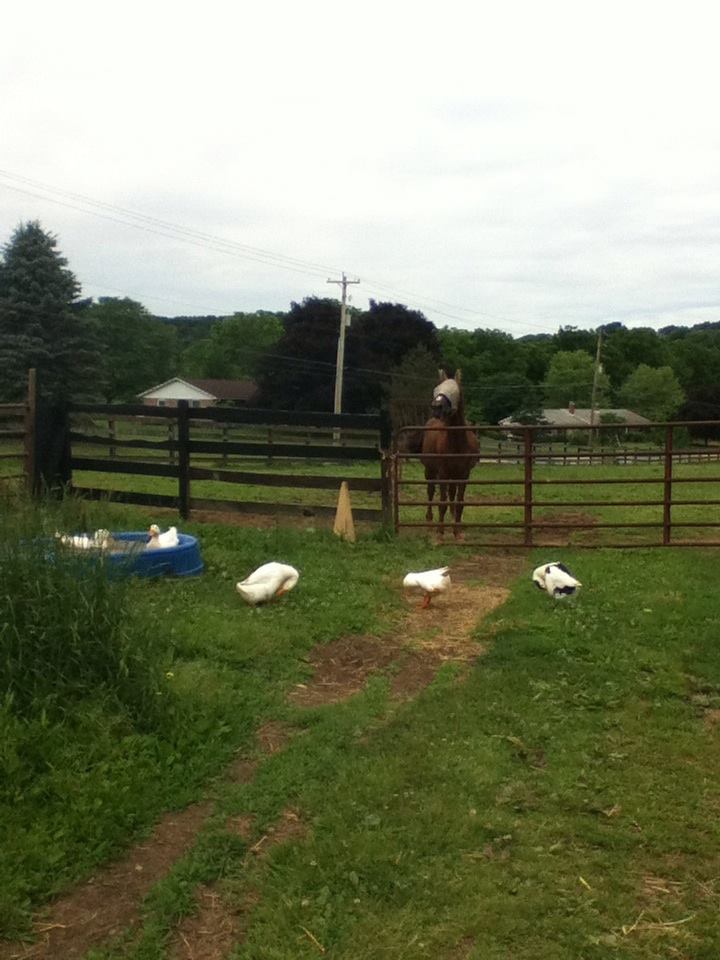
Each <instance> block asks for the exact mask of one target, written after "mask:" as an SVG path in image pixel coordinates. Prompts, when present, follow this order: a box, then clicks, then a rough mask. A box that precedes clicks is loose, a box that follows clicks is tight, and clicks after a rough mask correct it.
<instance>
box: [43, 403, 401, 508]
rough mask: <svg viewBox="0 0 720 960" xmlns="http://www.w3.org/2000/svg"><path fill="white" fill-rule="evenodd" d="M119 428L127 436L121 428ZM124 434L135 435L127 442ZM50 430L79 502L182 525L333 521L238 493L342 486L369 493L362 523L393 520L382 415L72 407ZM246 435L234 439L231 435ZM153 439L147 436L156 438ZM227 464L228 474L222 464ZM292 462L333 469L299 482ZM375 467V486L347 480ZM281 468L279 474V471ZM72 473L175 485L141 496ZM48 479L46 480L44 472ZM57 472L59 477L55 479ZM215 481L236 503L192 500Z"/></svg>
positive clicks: (366, 479)
mask: <svg viewBox="0 0 720 960" xmlns="http://www.w3.org/2000/svg"><path fill="white" fill-rule="evenodd" d="M118 423H123V424H124V425H125V427H126V431H125V432H123V431H122V430H119V429H118ZM128 425H129V427H130V428H135V432H136V433H139V434H140V435H139V436H138V435H135V436H129V435H127V433H128V430H127V428H128ZM55 429H56V431H59V432H60V433H64V434H65V437H66V447H67V450H68V454H67V456H66V458H65V459H66V467H65V474H66V475H65V476H63V477H62V482H63V483H64V484H65V485H67V486H68V487H69V488H70V489H72V490H73V491H76V492H77V493H78V494H80V495H82V496H84V497H88V498H91V499H92V498H94V499H101V498H106V497H107V498H109V499H112V500H118V501H121V502H125V503H137V504H144V505H147V506H161V507H170V508H173V509H177V510H178V512H179V514H180V516H181V517H182V518H183V519H188V518H189V517H190V516H191V514H192V512H193V511H197V510H203V511H213V512H233V513H270V514H277V513H290V514H293V513H294V514H300V513H304V514H312V515H332V514H334V511H335V508H334V507H331V506H328V505H321V504H313V503H302V504H299V503H283V502H281V501H280V500H279V499H278V500H276V501H275V500H274V501H273V502H258V501H253V500H244V499H242V489H241V488H242V486H243V485H244V486H246V487H247V486H255V487H257V486H260V487H265V488H267V487H271V488H276V489H278V490H280V489H282V488H285V489H288V488H291V489H293V490H333V491H335V492H336V493H337V492H338V491H339V488H340V484H341V482H342V481H343V480H346V481H347V482H348V484H349V487H350V489H351V491H362V492H363V493H370V494H375V495H376V497H377V501H378V506H377V507H374V508H369V507H364V508H354V510H353V513H354V515H355V517H356V518H357V519H358V520H370V521H377V522H384V523H387V524H389V523H390V522H391V518H392V512H391V510H392V507H391V504H392V497H391V488H390V482H391V481H390V470H389V466H388V458H387V455H386V451H387V450H388V449H389V446H390V439H391V438H390V427H389V423H388V421H387V419H386V418H385V417H382V416H365V415H350V414H338V415H335V414H324V413H306V412H301V411H271V410H255V409H244V408H233V407H205V408H190V407H189V405H188V402H187V401H182V400H181V401H180V402H179V403H178V406H177V407H147V406H143V405H139V404H73V405H71V406H70V407H69V408H68V410H67V411H66V423H65V425H64V427H62V428H60V427H58V426H57V425H56V427H55ZM238 429H240V432H241V433H242V434H243V435H242V436H240V437H239V438H236V439H233V438H232V437H233V431H235V432H237V431H238ZM153 430H154V432H155V433H156V434H158V435H155V436H151V435H150V434H152V432H153ZM258 460H260V461H261V462H265V463H272V464H273V466H275V467H276V470H275V472H272V473H270V472H265V471H262V470H258V469H254V470H248V469H243V468H242V467H243V461H245V462H246V463H247V462H249V461H251V462H252V463H253V464H256V463H257V461H258ZM229 461H232V465H231V466H230V465H228V466H226V464H228V463H229ZM297 461H302V462H303V463H305V464H307V463H308V462H317V461H324V462H327V463H332V464H336V465H337V472H336V473H334V474H333V475H331V476H328V475H320V474H317V475H310V476H308V475H304V474H303V473H301V472H299V471H297V470H294V469H293V465H294V464H295V463H297ZM351 461H352V462H353V463H354V462H357V461H361V462H363V461H364V462H368V461H369V462H372V463H375V464H377V476H376V477H355V476H352V475H351V472H347V473H346V472H343V470H342V464H343V463H350V462H351ZM280 469H282V472H278V471H279V470H280ZM77 471H90V472H93V473H109V474H115V475H122V474H124V475H135V476H140V477H161V478H165V479H171V480H173V481H175V482H176V484H177V486H176V492H174V493H172V494H169V493H147V492H144V493H143V492H135V491H128V490H114V489H113V490H109V489H106V488H104V487H103V488H98V487H89V486H84V485H82V484H81V483H78V482H76V480H75V474H76V472H77ZM50 472H51V473H52V471H50ZM58 472H59V473H62V472H63V471H62V470H60V471H57V470H56V471H55V473H56V474H57V473H58ZM203 480H213V481H217V482H221V483H228V484H236V485H240V486H239V488H238V493H239V496H238V498H237V499H235V498H232V499H224V500H223V499H207V498H198V497H194V496H193V495H192V486H193V482H194V481H203Z"/></svg>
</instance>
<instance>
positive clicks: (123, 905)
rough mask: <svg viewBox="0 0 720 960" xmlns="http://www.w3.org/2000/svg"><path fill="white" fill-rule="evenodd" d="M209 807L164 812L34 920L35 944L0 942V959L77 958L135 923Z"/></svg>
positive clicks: (199, 805) (41, 959) (189, 845)
mask: <svg viewBox="0 0 720 960" xmlns="http://www.w3.org/2000/svg"><path fill="white" fill-rule="evenodd" d="M211 807H212V804H211V803H209V802H206V803H196V804H193V806H191V807H187V808H186V809H185V810H181V811H180V812H178V813H169V814H167V815H166V816H164V817H163V818H162V820H161V821H160V822H159V823H158V824H157V826H156V827H155V829H154V830H153V832H152V834H151V836H150V837H149V838H148V839H147V840H146V841H145V842H144V843H140V844H138V845H137V846H135V847H134V848H133V849H132V850H131V851H130V853H129V854H128V855H127V856H126V857H124V858H123V859H122V860H120V861H118V862H117V863H114V864H112V865H111V866H110V867H107V868H105V869H103V870H102V871H101V872H99V873H97V874H96V875H95V876H93V877H91V878H90V879H89V880H88V881H87V882H86V883H83V884H81V885H80V886H79V887H76V888H75V890H73V891H72V892H71V893H69V894H67V895H66V896H63V897H60V898H59V899H58V900H56V901H55V902H54V903H53V904H52V905H51V906H50V907H49V909H48V910H47V911H46V913H45V914H44V916H43V917H42V919H39V920H38V921H37V922H36V923H35V926H34V929H35V933H36V934H37V936H38V937H39V940H38V941H37V942H36V943H33V944H29V945H24V944H18V943H15V944H12V943H0V960H15V958H23V960H25V958H27V960H30V958H32V960H74V958H80V957H84V956H85V954H86V953H87V951H88V950H89V949H90V948H91V947H95V946H99V945H100V944H101V943H104V942H105V941H107V940H110V939H112V938H113V937H116V936H118V935H119V934H121V933H122V932H123V931H124V930H125V929H127V928H128V927H130V928H132V927H133V926H135V925H136V924H137V923H138V921H139V912H138V905H139V904H140V902H141V901H142V899H143V897H145V896H146V894H147V893H148V892H149V890H150V888H151V887H152V886H153V885H154V884H155V883H157V881H158V880H160V878H161V877H163V876H164V875H165V874H166V873H167V872H168V870H169V869H170V868H171V867H172V865H173V864H174V863H175V861H176V860H178V859H179V858H180V857H181V856H182V855H183V854H184V853H185V852H186V851H187V850H189V849H190V847H191V846H192V845H193V843H194V842H195V837H196V835H197V832H198V830H199V828H200V825H201V824H202V823H203V821H204V820H205V818H206V817H207V816H208V814H209V813H210V810H211Z"/></svg>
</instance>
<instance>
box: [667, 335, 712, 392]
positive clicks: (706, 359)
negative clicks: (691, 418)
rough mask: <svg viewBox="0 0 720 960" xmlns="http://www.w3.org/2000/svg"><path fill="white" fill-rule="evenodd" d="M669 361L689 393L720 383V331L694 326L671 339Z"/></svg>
mask: <svg viewBox="0 0 720 960" xmlns="http://www.w3.org/2000/svg"><path fill="white" fill-rule="evenodd" d="M668 350H669V364H670V366H671V367H672V368H673V370H674V371H675V374H676V376H677V378H678V380H679V381H680V385H681V386H682V387H683V389H684V390H685V391H686V392H687V393H688V394H689V393H691V392H693V391H694V390H695V389H697V388H698V387H702V386H706V385H709V384H714V383H720V331H718V330H714V329H706V328H700V327H695V328H693V329H692V330H690V331H689V332H688V333H687V334H686V336H684V337H673V338H672V339H671V340H670V341H669V346H668Z"/></svg>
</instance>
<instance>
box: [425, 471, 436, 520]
mask: <svg viewBox="0 0 720 960" xmlns="http://www.w3.org/2000/svg"><path fill="white" fill-rule="evenodd" d="M434 496H435V481H434V480H428V485H427V498H428V505H427V509H426V511H425V519H426V520H427V522H428V523H432V519H433V511H432V502H433V497H434Z"/></svg>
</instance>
